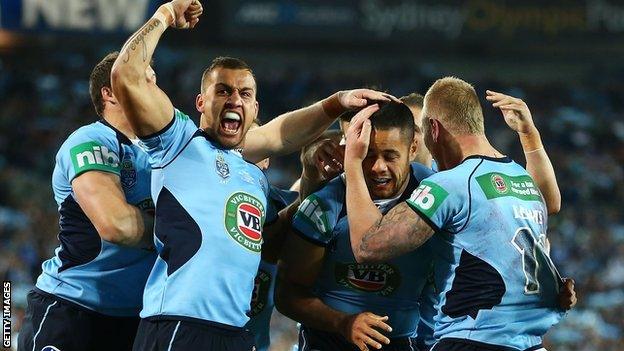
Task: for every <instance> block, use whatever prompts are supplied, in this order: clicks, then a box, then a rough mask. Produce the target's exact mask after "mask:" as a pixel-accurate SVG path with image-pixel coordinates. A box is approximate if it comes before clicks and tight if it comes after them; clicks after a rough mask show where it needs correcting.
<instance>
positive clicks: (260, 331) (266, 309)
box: [245, 186, 298, 351]
mask: <svg viewBox="0 0 624 351" xmlns="http://www.w3.org/2000/svg"><path fill="white" fill-rule="evenodd" d="M297 196H298V193H297V192H295V191H289V190H282V189H278V188H276V187H274V186H270V190H269V201H270V202H271V203H272V204H273V208H274V209H275V211H281V210H282V209H283V208H284V207H286V206H288V205H289V204H291V203H292V202H294V201H295V200H296V199H297ZM276 278H277V264H276V263H270V262H267V261H265V260H260V267H259V268H258V274H256V280H255V284H254V290H253V295H252V297H251V310H250V311H249V318H250V319H249V322H247V325H245V328H247V329H249V330H250V331H251V332H252V333H253V334H254V337H255V338H256V349H257V350H258V351H268V350H269V346H270V345H271V335H270V334H271V333H270V329H271V328H270V327H271V315H272V314H273V309H274V308H275V300H274V295H275V281H276Z"/></svg>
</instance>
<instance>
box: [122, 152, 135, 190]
mask: <svg viewBox="0 0 624 351" xmlns="http://www.w3.org/2000/svg"><path fill="white" fill-rule="evenodd" d="M119 177H120V178H121V185H123V187H124V188H132V187H133V186H135V185H136V183H137V172H136V169H135V168H134V162H133V161H132V155H130V154H126V155H124V157H123V161H121V170H120V171H119Z"/></svg>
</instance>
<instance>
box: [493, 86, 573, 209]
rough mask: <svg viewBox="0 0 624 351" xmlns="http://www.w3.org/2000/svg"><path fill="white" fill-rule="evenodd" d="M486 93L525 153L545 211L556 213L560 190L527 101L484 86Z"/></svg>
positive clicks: (559, 204)
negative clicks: (516, 135) (542, 199)
mask: <svg viewBox="0 0 624 351" xmlns="http://www.w3.org/2000/svg"><path fill="white" fill-rule="evenodd" d="M486 93H487V96H486V99H487V100H488V101H490V102H492V106H494V107H496V108H499V109H500V110H501V113H502V114H503V117H504V118H505V123H507V125H508V126H509V127H510V128H511V129H513V130H514V131H516V132H517V133H518V135H519V137H520V143H521V144H522V149H523V150H524V155H525V157H526V169H527V172H529V174H530V175H531V177H533V179H534V180H535V182H536V183H537V186H538V187H539V189H540V191H541V192H542V195H543V196H544V201H545V202H546V208H547V209H548V214H555V213H558V212H559V210H560V209H561V192H560V191H559V185H557V177H556V176H555V170H554V168H553V166H552V163H551V162H550V158H549V157H548V154H547V153H546V150H545V149H544V145H543V144H542V139H541V137H540V133H539V131H538V130H537V127H535V124H534V123H533V117H532V116H531V111H529V108H528V106H527V104H526V103H525V102H524V101H522V100H521V99H518V98H515V97H513V96H509V95H505V94H501V93H497V92H495V91H491V90H487V91H486Z"/></svg>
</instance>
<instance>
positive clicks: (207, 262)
mask: <svg viewBox="0 0 624 351" xmlns="http://www.w3.org/2000/svg"><path fill="white" fill-rule="evenodd" d="M141 144H142V145H143V147H144V148H145V150H146V151H147V152H148V153H149V155H150V164H151V166H152V198H154V199H155V202H156V219H155V224H154V233H155V244H156V250H157V252H158V258H157V259H156V263H155V265H154V269H153V270H152V272H151V274H150V276H149V279H148V281H147V285H146V287H145V293H144V298H143V310H142V311H141V317H142V318H151V319H162V318H168V319H177V320H183V319H192V320H196V321H200V322H213V323H221V324H226V325H229V326H235V327H243V326H244V325H245V323H247V321H248V320H249V317H248V316H247V313H248V312H249V309H250V301H251V295H252V291H253V287H254V278H255V276H256V272H257V271H258V265H259V263H260V249H261V247H262V227H263V225H264V223H265V220H266V219H267V218H269V222H270V221H271V220H272V219H274V217H275V213H272V212H271V211H270V210H269V209H268V208H270V206H268V205H267V197H268V191H269V189H268V185H267V180H266V177H265V175H264V173H263V172H262V171H261V170H260V169H259V168H258V167H256V165H254V164H252V163H249V162H247V161H245V160H244V159H243V157H242V155H241V154H240V152H239V151H237V150H235V149H225V148H223V147H221V146H220V145H219V144H218V143H217V142H215V141H213V140H212V139H210V137H209V136H208V134H207V133H206V132H204V131H203V130H201V129H198V128H197V126H196V125H195V123H193V121H191V120H190V119H189V117H188V116H187V115H185V114H183V113H182V112H180V111H178V110H175V113H174V117H173V119H172V120H171V122H170V123H169V124H168V125H167V126H165V127H164V128H163V130H161V131H159V132H158V133H156V134H153V135H150V136H145V137H142V138H141Z"/></svg>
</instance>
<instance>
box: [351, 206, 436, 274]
mask: <svg viewBox="0 0 624 351" xmlns="http://www.w3.org/2000/svg"><path fill="white" fill-rule="evenodd" d="M433 233H434V229H433V228H432V227H431V226H430V225H429V223H428V222H427V221H425V220H424V219H423V218H422V217H421V216H419V215H418V214H416V213H415V212H414V210H412V209H411V208H410V207H409V205H408V204H407V203H405V202H403V203H400V204H398V205H396V206H395V207H394V208H392V209H391V210H390V211H389V212H388V213H386V215H384V216H383V217H382V218H381V219H380V220H379V222H378V223H377V224H375V225H373V226H372V227H371V228H370V229H369V230H368V231H367V232H366V233H365V234H364V236H363V237H362V241H361V242H360V245H359V246H357V248H356V252H354V254H355V256H356V258H357V259H358V261H365V262H378V261H386V260H389V259H391V258H394V257H397V256H400V255H402V254H404V253H407V252H410V251H412V250H414V249H416V248H418V247H420V246H421V245H422V244H424V243H425V242H426V241H427V240H429V238H430V237H431V236H432V235H433Z"/></svg>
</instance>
